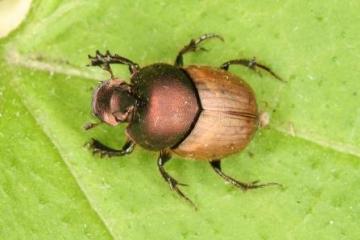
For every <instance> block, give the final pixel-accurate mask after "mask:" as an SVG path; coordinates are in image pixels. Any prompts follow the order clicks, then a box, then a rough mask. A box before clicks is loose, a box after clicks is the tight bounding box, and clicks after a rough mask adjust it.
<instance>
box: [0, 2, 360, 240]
mask: <svg viewBox="0 0 360 240" xmlns="http://www.w3.org/2000/svg"><path fill="white" fill-rule="evenodd" d="M359 9H360V2H359V1H357V0H349V1H347V2H346V4H340V3H339V2H338V1H336V0H330V1H327V2H326V3H322V2H320V1H271V2H270V1H267V2H265V1H257V2H254V1H250V0H245V1H232V2H230V1H229V2H225V1H211V2H210V1H183V2H181V3H180V2H178V1H164V0H157V1H155V0H151V1H136V0H135V1H116V0H103V1H100V0H94V1H85V0H79V1H69V0H67V1H66V0H65V1H59V0H48V1H41V0H38V1H34V2H33V3H32V8H31V11H30V13H29V15H28V16H27V18H26V20H25V22H24V23H23V24H22V26H21V27H20V29H18V30H16V31H15V32H14V33H12V34H10V36H8V37H7V38H5V39H2V40H1V41H0V58H1V63H0V84H1V85H0V144H1V148H0V159H1V160H0V170H1V172H2V174H1V175H0V238H1V239H239V238H242V239H359V238H360V230H359V224H360V223H359V214H360V201H359V199H360V189H359V184H360V178H359V177H358V176H359V173H360V161H359V159H360V127H359V124H360V104H359V103H360V92H359V89H360V81H359V80H358V69H360V35H359V31H358V29H359V27H360V17H359V14H358V10H359ZM207 32H215V33H218V34H220V35H222V36H223V37H224V38H225V42H224V43H221V42H217V41H212V42H209V43H206V46H205V47H206V48H207V49H209V51H207V52H199V53H195V54H188V55H187V56H186V57H185V63H186V64H206V65H211V66H214V67H216V66H219V65H220V64H221V63H223V62H225V61H227V60H230V59H235V58H244V57H246V58H252V57H253V56H256V57H257V60H258V61H259V62H261V63H263V64H266V65H269V66H270V67H271V68H272V69H273V70H274V71H275V72H276V73H278V74H279V75H280V76H282V77H283V78H284V79H286V80H287V81H288V82H287V83H286V84H283V83H281V82H279V81H276V80H274V79H273V78H272V77H271V76H269V75H267V74H266V73H264V74H262V75H263V76H262V77H261V76H259V75H257V74H254V73H253V72H251V71H249V70H247V69H243V68H236V67H232V68H231V71H232V72H234V73H235V74H237V75H239V76H242V78H244V79H246V80H247V82H249V84H251V85H252V86H253V88H254V90H255V92H256V94H257V97H258V102H259V107H260V108H261V109H262V110H263V111H266V112H269V113H270V115H271V123H270V126H269V127H268V128H267V129H261V130H260V131H259V132H258V134H257V135H256V136H255V138H254V140H253V141H252V143H251V144H250V145H249V147H248V148H247V149H246V150H245V151H243V152H242V153H239V154H236V155H233V156H231V157H229V158H228V160H226V161H225V162H224V164H223V169H224V171H225V172H227V173H228V174H229V175H231V176H234V177H236V178H238V179H241V180H244V181H252V180H258V179H259V180H261V181H262V182H270V181H272V182H279V183H282V184H283V185H284V186H285V188H284V189H279V188H276V187H268V188H264V189H258V190H254V191H249V192H241V191H239V190H238V189H234V188H233V187H231V186H228V185H225V184H224V183H223V181H222V180H221V179H219V178H218V177H217V176H216V175H215V174H214V173H213V172H212V171H211V168H210V167H209V166H208V164H206V163H204V162H201V161H184V160H183V159H182V158H180V157H174V160H173V161H171V162H170V163H169V166H167V169H168V171H169V172H170V173H171V174H172V175H173V176H174V177H175V178H176V179H178V180H180V181H181V182H184V183H188V184H189V185H190V186H189V187H187V188H185V187H184V188H183V190H184V192H186V194H187V195H188V196H189V197H190V198H191V199H192V200H193V201H194V202H195V203H196V204H197V206H198V208H199V210H198V211H194V210H193V209H192V208H191V207H189V206H188V205H187V204H186V203H184V202H183V201H182V200H181V199H179V198H178V196H177V195H176V194H175V193H172V192H171V191H170V190H169V187H168V185H167V184H166V183H165V182H164V181H163V180H162V179H161V176H160V174H159V173H158V171H157V167H156V161H155V160H156V158H157V153H154V152H148V151H145V150H143V149H141V148H139V147H138V148H137V149H136V150H135V152H134V153H133V154H132V155H130V156H126V157H123V158H114V159H100V158H98V157H94V156H92V155H91V154H90V153H89V151H88V150H87V149H86V148H84V147H83V145H84V143H86V141H88V139H90V138H91V137H94V138H98V139H101V140H102V141H103V142H106V143H107V144H109V145H111V146H114V147H119V146H121V144H123V143H124V141H125V136H124V128H125V127H124V126H121V127H116V128H111V127H108V126H101V127H98V128H96V129H94V130H92V131H89V132H85V131H84V130H83V129H82V126H83V125H84V124H85V123H86V122H88V121H91V120H92V117H91V114H90V112H91V109H90V101H91V94H92V89H93V88H94V87H96V85H97V81H98V80H101V79H106V78H108V77H109V76H108V75H107V74H106V73H104V72H103V71H101V70H100V69H96V68H87V67H85V65H86V64H87V63H88V59H87V55H88V54H93V53H94V52H95V50H97V49H99V50H102V51H104V50H106V49H109V50H111V51H112V52H116V53H118V54H120V55H122V56H125V57H128V58H129V59H132V60H134V61H135V62H138V63H139V64H140V65H142V66H144V65H147V64H151V63H154V62H160V61H161V62H167V63H172V62H173V61H174V58H175V56H176V53H177V51H178V50H179V49H180V48H181V47H183V46H184V45H185V44H186V43H188V41H189V40H190V39H191V38H194V37H198V36H199V35H201V34H203V33H207ZM115 72H116V75H117V76H119V77H120V78H121V79H128V78H129V73H128V72H127V69H126V68H125V67H123V66H120V67H117V68H116V69H115Z"/></svg>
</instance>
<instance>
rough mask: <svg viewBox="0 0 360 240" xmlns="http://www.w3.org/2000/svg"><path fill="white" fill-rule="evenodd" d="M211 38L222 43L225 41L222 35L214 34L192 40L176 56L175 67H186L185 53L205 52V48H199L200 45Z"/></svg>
mask: <svg viewBox="0 0 360 240" xmlns="http://www.w3.org/2000/svg"><path fill="white" fill-rule="evenodd" d="M211 38H217V39H220V40H221V41H224V39H223V38H222V37H221V36H220V35H217V34H214V33H208V34H204V35H201V36H200V37H199V38H198V39H195V40H194V39H191V40H190V42H189V43H188V44H187V45H186V46H185V47H183V48H182V49H181V50H180V51H179V53H178V55H177V56H176V60H175V66H178V67H182V66H183V65H184V63H183V55H184V54H185V53H188V52H196V51H197V50H205V49H204V48H201V47H199V45H200V43H202V42H203V41H205V40H207V39H211Z"/></svg>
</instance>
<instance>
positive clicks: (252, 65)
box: [220, 57, 285, 82]
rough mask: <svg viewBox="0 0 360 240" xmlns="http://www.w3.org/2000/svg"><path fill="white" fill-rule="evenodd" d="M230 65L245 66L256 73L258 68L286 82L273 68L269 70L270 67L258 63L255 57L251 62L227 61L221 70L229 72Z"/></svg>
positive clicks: (247, 60) (243, 60)
mask: <svg viewBox="0 0 360 240" xmlns="http://www.w3.org/2000/svg"><path fill="white" fill-rule="evenodd" d="M230 65H243V66H245V67H248V68H250V69H251V70H253V71H256V68H261V69H263V70H265V71H266V72H268V73H270V74H271V75H272V76H273V77H275V78H276V79H278V80H280V81H282V82H285V81H284V80H283V79H282V78H280V77H279V76H278V75H277V74H276V73H275V72H274V71H273V70H271V68H269V67H268V66H266V65H263V64H261V63H258V62H257V61H256V59H255V57H254V58H253V59H250V60H249V59H233V60H230V61H227V62H225V63H223V64H222V65H221V66H220V68H221V69H223V70H225V71H227V70H229V67H230ZM258 73H259V72H258ZM259 74H260V73H259Z"/></svg>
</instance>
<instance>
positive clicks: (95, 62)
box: [88, 50, 140, 78]
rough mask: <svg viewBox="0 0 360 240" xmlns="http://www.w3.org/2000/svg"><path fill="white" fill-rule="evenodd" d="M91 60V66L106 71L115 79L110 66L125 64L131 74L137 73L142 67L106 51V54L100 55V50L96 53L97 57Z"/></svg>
mask: <svg viewBox="0 0 360 240" xmlns="http://www.w3.org/2000/svg"><path fill="white" fill-rule="evenodd" d="M88 57H89V59H90V64H89V66H99V67H101V68H102V69H104V70H105V71H107V72H109V73H110V74H111V78H114V75H113V72H112V70H111V67H110V64H124V65H128V66H129V71H130V73H131V74H133V73H135V72H137V71H138V70H139V69H140V67H139V64H137V63H134V62H133V61H131V60H129V59H127V58H124V57H121V56H119V55H117V54H111V53H110V52H109V51H106V52H105V54H102V53H100V51H99V50H97V51H96V53H95V56H94V57H93V56H91V55H89V56H88Z"/></svg>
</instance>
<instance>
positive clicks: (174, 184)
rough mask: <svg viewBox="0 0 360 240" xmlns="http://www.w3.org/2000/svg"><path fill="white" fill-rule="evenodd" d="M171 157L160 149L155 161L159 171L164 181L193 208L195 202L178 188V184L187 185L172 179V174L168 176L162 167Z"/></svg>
mask: <svg viewBox="0 0 360 240" xmlns="http://www.w3.org/2000/svg"><path fill="white" fill-rule="evenodd" d="M170 159H171V155H170V153H169V152H167V151H166V150H161V151H160V155H159V158H158V161H157V165H158V168H159V171H160V173H161V176H162V177H163V178H164V179H165V181H166V182H168V183H169V185H170V189H171V190H174V191H175V192H176V193H177V194H178V195H179V196H180V197H181V198H183V199H184V200H185V201H187V202H188V203H190V205H192V206H193V207H194V208H195V209H196V206H195V204H194V203H193V202H192V201H191V200H190V199H189V198H188V197H187V196H186V195H185V194H184V193H183V192H182V191H181V190H180V189H179V188H178V185H180V186H187V185H186V184H184V183H179V182H178V181H177V180H176V179H174V178H173V177H172V176H170V175H169V174H168V173H167V172H166V171H165V168H164V165H165V163H167V162H168V161H169V160H170Z"/></svg>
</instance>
